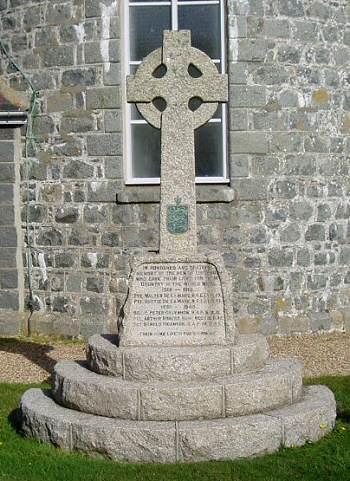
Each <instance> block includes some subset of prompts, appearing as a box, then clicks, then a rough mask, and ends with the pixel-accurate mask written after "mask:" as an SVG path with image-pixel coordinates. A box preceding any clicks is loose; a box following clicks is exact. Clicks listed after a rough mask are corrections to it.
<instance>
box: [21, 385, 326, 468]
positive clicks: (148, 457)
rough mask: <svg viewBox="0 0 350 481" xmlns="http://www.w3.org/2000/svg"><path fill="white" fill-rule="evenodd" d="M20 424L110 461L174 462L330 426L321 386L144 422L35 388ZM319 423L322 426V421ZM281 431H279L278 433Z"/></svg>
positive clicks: (260, 448)
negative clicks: (259, 403)
mask: <svg viewBox="0 0 350 481" xmlns="http://www.w3.org/2000/svg"><path fill="white" fill-rule="evenodd" d="M21 417H22V429H23V431H24V433H25V434H26V435H27V436H29V437H32V438H34V439H36V440H38V441H42V442H51V443H53V444H55V445H56V446H59V447H62V448H65V449H69V450H71V451H73V450H78V451H82V452H86V453H90V454H96V455H99V456H104V457H106V458H110V459H113V460H115V461H126V462H134V463H138V462H157V463H174V462H176V461H180V462H196V461H203V460H220V459H221V460H223V459H237V458H244V457H252V456H258V455H263V454H265V453H269V452H273V451H277V450H278V449H279V448H280V446H283V445H285V446H290V445H291V444H293V443H295V444H298V445H301V444H304V443H306V442H308V441H314V440H315V439H319V438H320V437H322V436H323V435H324V434H326V432H327V431H328V430H329V428H330V427H333V426H334V421H335V403H334V397H333V394H332V393H330V391H329V390H328V389H327V388H324V387H319V386H313V387H310V388H306V389H305V395H304V397H303V398H302V400H301V401H300V402H299V403H297V404H296V405H295V406H294V407H286V408H284V409H280V410H276V411H270V412H268V414H267V415H253V416H244V417H238V418H226V419H221V420H209V421H185V422H180V423H174V422H169V421H165V422H154V421H153V422H146V421H126V420H114V419H110V418H104V417H101V416H93V415H89V414H84V413H79V412H76V411H72V410H70V409H67V408H63V407H61V406H58V405H57V404H55V403H54V401H53V400H52V399H51V398H50V397H49V396H48V395H47V394H45V393H44V392H42V391H41V390H39V389H31V390H29V391H27V392H26V393H25V394H24V396H23V397H22V401H21ZM324 424H325V425H326V427H324V429H322V427H323V426H324ZM283 433H284V434H283Z"/></svg>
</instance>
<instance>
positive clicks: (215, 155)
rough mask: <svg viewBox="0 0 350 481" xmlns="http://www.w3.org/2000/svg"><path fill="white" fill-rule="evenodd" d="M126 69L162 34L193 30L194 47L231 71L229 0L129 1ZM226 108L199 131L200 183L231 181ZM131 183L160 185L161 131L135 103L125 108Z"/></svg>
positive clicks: (159, 42)
mask: <svg viewBox="0 0 350 481" xmlns="http://www.w3.org/2000/svg"><path fill="white" fill-rule="evenodd" d="M125 4H126V12H125V38H126V45H125V49H124V51H125V71H126V74H133V73H134V72H135V71H136V69H137V66H138V65H139V64H140V63H141V61H142V59H143V58H144V57H146V55H148V54H149V53H150V52H152V51H153V50H155V49H157V48H159V47H160V46H162V43H163V30H171V29H173V30H191V37H192V45H193V46H194V47H196V48H199V49H200V50H203V51H204V52H205V53H206V54H207V55H209V57H211V59H212V60H213V61H214V62H215V64H216V65H217V68H218V70H219V71H220V72H221V73H225V71H226V58H225V28H224V19H225V17H224V0H206V1H204V0H203V1H202V0H159V1H157V0H144V1H137V0H126V2H125ZM226 116H227V109H226V105H225V104H219V107H218V109H217V112H216V114H215V115H214V117H213V118H212V119H211V120H210V121H209V123H207V124H206V125H204V126H202V127H200V128H199V129H197V130H195V134H194V135H195V156H196V182H197V183H226V182H228V179H227V153H226V148H227V140H226ZM125 125H126V158H127V162H126V183H127V184H157V183H159V175H160V130H158V129H155V128H154V127H152V126H150V125H149V124H148V123H147V122H146V121H145V120H144V119H143V118H142V116H141V115H140V114H139V112H138V110H137V108H136V107H135V106H134V105H130V104H127V107H126V124H125Z"/></svg>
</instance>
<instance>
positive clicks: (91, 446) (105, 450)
mask: <svg viewBox="0 0 350 481" xmlns="http://www.w3.org/2000/svg"><path fill="white" fill-rule="evenodd" d="M21 426H22V429H23V432H24V433H25V434H26V436H28V437H31V438H34V439H37V440H38V441H41V442H46V443H52V444H54V445H55V446H59V447H61V448H66V449H70V450H76V451H82V452H86V453H89V454H93V455H98V456H103V457H106V458H109V459H113V460H115V461H124V462H134V463H138V462H151V463H152V462H158V463H174V462H175V461H176V454H175V446H176V443H175V423H171V422H169V423H168V422H165V423H159V422H156V423H148V422H141V421H138V422H132V421H120V420H114V419H110V418H104V417H102V416H92V415H89V414H84V413H79V412H77V411H73V410H70V409H67V408H64V407H61V406H59V405H57V404H55V402H54V401H53V400H52V399H51V398H50V397H49V396H48V395H47V394H45V393H44V392H43V391H41V390H40V389H30V390H29V391H27V392H26V393H25V394H24V396H23V397H22V401H21Z"/></svg>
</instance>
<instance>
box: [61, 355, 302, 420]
mask: <svg viewBox="0 0 350 481" xmlns="http://www.w3.org/2000/svg"><path fill="white" fill-rule="evenodd" d="M301 384H302V369H301V365H300V363H298V362H297V361H289V360H272V361H270V362H269V363H268V364H267V365H266V366H265V367H264V368H262V369H260V370H258V371H255V372H247V373H244V374H237V375H233V376H232V375H231V376H225V377H217V378H215V379H212V380H204V381H196V382H193V381H192V382H189V381H188V380H187V379H186V377H184V379H183V380H182V381H176V382H174V380H172V379H171V378H169V379H167V380H166V381H163V382H156V381H154V380H153V382H137V381H125V380H123V379H122V378H117V377H111V376H109V377H106V376H103V375H100V374H96V373H93V372H91V371H89V370H88V369H87V368H86V367H85V366H84V365H81V364H78V363H76V362H72V361H65V362H60V363H58V364H57V365H56V367H55V386H54V389H53V397H54V399H55V400H56V401H57V402H58V403H60V404H62V405H63V406H66V407H68V408H72V409H76V410H78V411H82V412H86V413H93V414H99V415H101V416H107V417H115V418H120V419H133V420H144V421H171V420H176V421H181V420H186V419H216V418H221V417H234V416H243V415H246V414H254V413H259V412H263V411H266V410H270V409H273V408H276V407H279V406H285V405H288V404H291V403H292V402H296V401H298V399H299V398H300V395H301Z"/></svg>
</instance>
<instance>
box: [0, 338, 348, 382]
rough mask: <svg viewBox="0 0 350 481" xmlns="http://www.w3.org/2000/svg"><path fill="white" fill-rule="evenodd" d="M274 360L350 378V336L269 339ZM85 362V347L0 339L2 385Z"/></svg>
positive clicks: (311, 372) (46, 378) (43, 377)
mask: <svg viewBox="0 0 350 481" xmlns="http://www.w3.org/2000/svg"><path fill="white" fill-rule="evenodd" d="M268 341H269V344H270V349H271V355H272V356H279V357H295V358H297V359H300V360H301V361H303V362H304V367H305V376H308V377H313V376H321V375H327V374H350V334H342V333H333V334H312V335H310V334H308V335H303V336H293V337H280V338H276V337H271V338H269V339H268ZM63 359H70V360H71V359H76V360H81V359H85V346H84V344H83V343H71V344H69V343H65V342H50V341H42V342H38V341H32V340H30V339H23V338H21V339H1V338H0V382H10V383H37V382H43V381H50V377H51V373H52V371H53V367H54V365H55V363H56V362H57V361H58V360H63Z"/></svg>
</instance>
